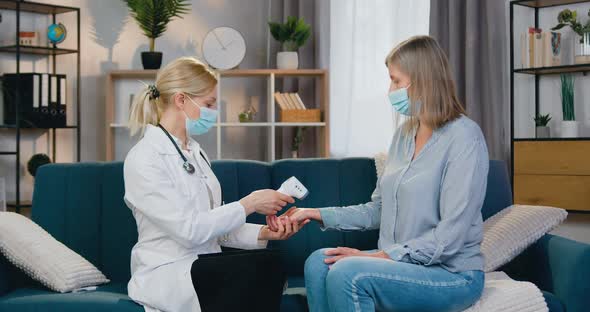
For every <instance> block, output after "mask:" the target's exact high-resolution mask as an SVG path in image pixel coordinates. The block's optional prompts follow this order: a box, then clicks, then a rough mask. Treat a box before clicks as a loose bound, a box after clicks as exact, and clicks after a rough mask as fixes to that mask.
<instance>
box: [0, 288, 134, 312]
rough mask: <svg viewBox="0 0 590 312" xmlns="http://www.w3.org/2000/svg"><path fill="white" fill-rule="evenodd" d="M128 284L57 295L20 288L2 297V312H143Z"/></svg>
mask: <svg viewBox="0 0 590 312" xmlns="http://www.w3.org/2000/svg"><path fill="white" fill-rule="evenodd" d="M126 293H127V285H126V284H125V283H116V284H113V283H111V284H107V285H105V286H101V287H99V288H98V289H97V290H96V291H87V292H79V293H65V294H58V293H54V292H51V291H48V290H43V289H36V288H20V289H17V290H15V291H13V292H11V293H8V294H7V295H5V296H3V297H0V312H4V311H6V312H8V311H19V312H38V311H60V312H79V311H84V312H111V311H113V312H119V311H120V312H143V311H144V309H143V307H142V306H140V305H138V304H136V303H135V302H133V300H131V299H130V298H129V297H128V296H127V295H126Z"/></svg>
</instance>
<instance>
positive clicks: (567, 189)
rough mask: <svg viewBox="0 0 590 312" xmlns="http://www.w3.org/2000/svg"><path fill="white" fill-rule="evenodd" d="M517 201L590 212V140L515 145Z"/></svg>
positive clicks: (515, 192) (535, 142)
mask: <svg viewBox="0 0 590 312" xmlns="http://www.w3.org/2000/svg"><path fill="white" fill-rule="evenodd" d="M514 202H515V203H517V204H529V205H546V206H555V207H560V208H565V209H568V210H579V211H590V140H571V141H538V140H536V141H535V140H532V141H517V142H514Z"/></svg>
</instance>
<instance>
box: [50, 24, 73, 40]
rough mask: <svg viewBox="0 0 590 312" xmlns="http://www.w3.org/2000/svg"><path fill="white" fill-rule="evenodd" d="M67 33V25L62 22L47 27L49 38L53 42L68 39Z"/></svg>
mask: <svg viewBox="0 0 590 312" xmlns="http://www.w3.org/2000/svg"><path fill="white" fill-rule="evenodd" d="M67 34H68V32H67V31H66V26H64V25H63V24H62V23H59V24H51V25H49V27H48V28H47V38H48V39H49V41H51V43H53V44H57V43H62V42H63V41H64V40H65V39H66V35H67Z"/></svg>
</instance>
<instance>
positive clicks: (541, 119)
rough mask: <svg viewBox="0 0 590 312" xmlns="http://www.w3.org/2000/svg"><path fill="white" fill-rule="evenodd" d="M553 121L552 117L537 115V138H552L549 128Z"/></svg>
mask: <svg viewBox="0 0 590 312" xmlns="http://www.w3.org/2000/svg"><path fill="white" fill-rule="evenodd" d="M550 120H551V115H550V114H547V115H537V117H535V126H536V127H535V134H536V137H537V138H549V137H551V130H550V128H549V127H548V126H547V125H548V124H549V121H550Z"/></svg>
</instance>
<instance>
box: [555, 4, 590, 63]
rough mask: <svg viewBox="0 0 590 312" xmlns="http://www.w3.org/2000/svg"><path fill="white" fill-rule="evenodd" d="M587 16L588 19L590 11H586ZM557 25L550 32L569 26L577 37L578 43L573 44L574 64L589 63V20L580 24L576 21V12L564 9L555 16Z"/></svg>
mask: <svg viewBox="0 0 590 312" xmlns="http://www.w3.org/2000/svg"><path fill="white" fill-rule="evenodd" d="M588 16H589V17H590V10H588ZM557 23H558V24H557V25H556V26H555V27H553V28H551V30H559V29H562V28H563V27H565V26H569V27H570V28H571V29H572V30H573V31H574V32H575V33H576V34H577V35H578V43H577V44H575V45H576V47H575V63H576V64H586V63H590V19H589V20H588V21H587V22H586V24H582V23H581V22H580V21H579V20H578V12H577V11H576V10H573V11H572V10H570V9H564V10H562V11H561V12H559V14H558V15H557Z"/></svg>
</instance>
